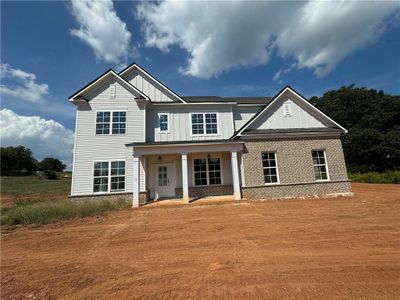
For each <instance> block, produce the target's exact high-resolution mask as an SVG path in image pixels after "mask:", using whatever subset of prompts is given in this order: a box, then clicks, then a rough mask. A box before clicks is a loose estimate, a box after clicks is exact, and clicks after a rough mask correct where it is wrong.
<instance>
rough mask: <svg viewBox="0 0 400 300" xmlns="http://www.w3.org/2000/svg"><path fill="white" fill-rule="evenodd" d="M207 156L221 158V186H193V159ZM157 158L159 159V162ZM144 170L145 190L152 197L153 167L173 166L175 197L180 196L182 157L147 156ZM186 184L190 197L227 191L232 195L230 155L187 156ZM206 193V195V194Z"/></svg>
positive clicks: (153, 184) (219, 193)
mask: <svg viewBox="0 0 400 300" xmlns="http://www.w3.org/2000/svg"><path fill="white" fill-rule="evenodd" d="M207 155H210V156H212V157H215V156H218V157H220V158H221V173H222V184H221V185H215V186H195V185H194V179H193V172H194V169H193V159H194V158H197V157H204V158H206V157H207ZM158 157H160V158H161V159H160V160H159V159H158ZM145 159H146V161H147V163H146V170H147V178H148V179H147V184H146V189H148V190H149V191H150V197H153V196H154V189H155V184H156V180H157V174H156V170H157V169H156V168H155V167H154V166H157V165H166V164H174V165H175V172H176V173H175V174H174V175H175V178H176V186H175V192H176V193H177V194H176V196H177V197H180V196H182V157H181V155H159V156H148V157H145ZM188 183H189V188H190V189H189V195H190V196H191V197H194V196H196V195H197V196H199V195H225V194H226V193H227V191H230V192H231V193H230V194H232V193H233V189H232V184H233V181H232V166H231V159H230V153H227V152H223V153H213V152H210V153H201V154H200V153H198V154H196V153H193V154H189V155H188ZM207 191H208V194H207Z"/></svg>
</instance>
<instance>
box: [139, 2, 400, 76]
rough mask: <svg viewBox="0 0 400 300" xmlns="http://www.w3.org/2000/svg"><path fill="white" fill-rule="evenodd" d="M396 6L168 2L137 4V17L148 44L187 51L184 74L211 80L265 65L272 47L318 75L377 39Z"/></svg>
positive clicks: (375, 4) (166, 49)
mask: <svg viewBox="0 0 400 300" xmlns="http://www.w3.org/2000/svg"><path fill="white" fill-rule="evenodd" d="M399 7H400V3H399V2H395V1H393V2H379V1H377V2H362V3H361V2H351V1H346V2H345V1H334V2H326V1H318V2H315V1H310V2H300V1H298V2H297V1H294V2H275V1H274V2H272V1H270V2H268V1H266V2H222V1H221V2H172V1H171V2H169V1H167V2H159V3H141V4H139V5H138V6H137V10H136V15H137V18H138V19H139V20H140V21H142V22H143V28H142V29H143V32H144V35H145V44H146V46H149V47H157V48H159V49H160V50H162V51H168V50H169V48H170V47H171V46H172V45H178V46H180V47H182V48H183V49H185V50H186V51H187V52H188V53H189V55H190V56H189V60H188V65H187V66H186V67H184V68H182V69H181V71H182V72H183V73H185V74H189V75H193V76H196V77H200V78H210V77H212V76H216V75H218V74H219V73H221V72H223V71H225V70H229V69H231V68H235V67H240V66H257V65H263V64H266V63H268V60H269V57H270V55H271V53H272V52H273V51H276V53H277V54H278V55H279V56H281V57H284V58H289V59H292V60H293V61H294V63H295V64H296V67H297V68H310V69H312V70H313V71H314V73H315V75H316V76H319V77H320V76H324V75H326V74H328V73H329V72H330V71H331V70H332V69H333V68H334V67H335V65H336V64H338V63H339V62H340V61H341V60H343V58H345V57H346V56H347V55H349V54H350V53H352V52H354V51H355V50H357V49H360V48H362V47H364V46H365V45H367V44H368V43H371V42H373V41H375V40H376V39H377V38H378V37H379V36H380V35H381V34H382V32H383V31H384V30H385V21H386V20H387V18H388V17H390V16H391V15H393V14H394V13H395V12H396V11H398V9H399ZM280 75H281V74H280ZM280 75H278V77H279V76H280Z"/></svg>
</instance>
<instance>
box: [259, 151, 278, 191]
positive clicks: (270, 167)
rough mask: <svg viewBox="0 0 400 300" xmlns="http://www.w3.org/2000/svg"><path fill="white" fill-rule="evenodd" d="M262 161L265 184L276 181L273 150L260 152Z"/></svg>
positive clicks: (276, 174) (276, 168) (276, 173)
mask: <svg viewBox="0 0 400 300" xmlns="http://www.w3.org/2000/svg"><path fill="white" fill-rule="evenodd" d="M261 156H262V163H263V173H264V182H265V183H266V184H270V183H278V182H279V178H278V166H277V164H276V153H275V152H263V153H261Z"/></svg>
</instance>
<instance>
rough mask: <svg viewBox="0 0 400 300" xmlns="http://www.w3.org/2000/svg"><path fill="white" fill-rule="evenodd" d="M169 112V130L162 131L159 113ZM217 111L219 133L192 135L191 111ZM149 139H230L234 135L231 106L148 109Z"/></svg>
mask: <svg viewBox="0 0 400 300" xmlns="http://www.w3.org/2000/svg"><path fill="white" fill-rule="evenodd" d="M160 112H167V113H169V132H168V133H160V132H159V124H158V113H160ZM196 112H198V113H202V112H203V113H206V112H216V113H217V114H218V134H217V135H206V134H205V135H192V134H191V133H192V128H191V113H196ZM147 124H148V125H147V126H148V127H147V128H148V130H147V140H148V141H155V142H171V141H198V140H220V139H228V138H230V137H231V136H232V135H233V120H232V112H231V108H230V107H228V106H225V107H224V106H219V107H216V108H215V109H211V108H207V109H205V108H201V107H193V106H190V107H180V108H165V109H162V110H161V109H157V110H156V109H152V110H147Z"/></svg>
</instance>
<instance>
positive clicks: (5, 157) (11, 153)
mask: <svg viewBox="0 0 400 300" xmlns="http://www.w3.org/2000/svg"><path fill="white" fill-rule="evenodd" d="M36 166H37V161H36V159H34V158H33V156H32V151H31V150H30V149H28V148H25V147H24V146H18V147H1V174H2V175H18V174H21V173H23V172H24V173H27V174H31V173H32V172H33V171H36Z"/></svg>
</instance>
